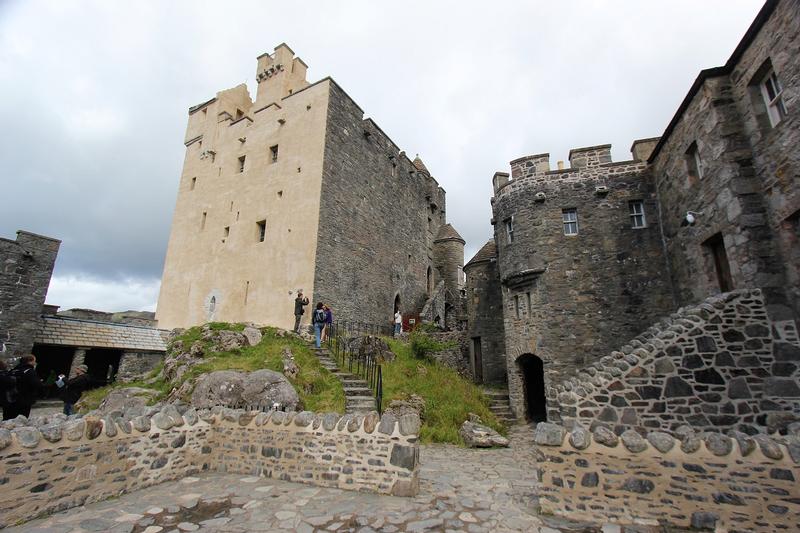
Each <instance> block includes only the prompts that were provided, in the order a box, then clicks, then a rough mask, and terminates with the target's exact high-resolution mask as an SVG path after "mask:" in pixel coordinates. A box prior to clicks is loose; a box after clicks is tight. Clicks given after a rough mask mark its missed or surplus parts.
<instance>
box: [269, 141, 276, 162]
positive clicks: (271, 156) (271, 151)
mask: <svg viewBox="0 0 800 533" xmlns="http://www.w3.org/2000/svg"><path fill="white" fill-rule="evenodd" d="M269 162H270V163H277V162H278V145H277V144H276V145H275V146H270V147H269Z"/></svg>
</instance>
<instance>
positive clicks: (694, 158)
mask: <svg viewBox="0 0 800 533" xmlns="http://www.w3.org/2000/svg"><path fill="white" fill-rule="evenodd" d="M684 159H685V160H686V172H687V173H688V174H689V178H693V179H701V178H702V177H703V163H702V161H700V153H699V152H698V151H697V142H693V143H692V144H690V145H689V148H687V150H686V155H685V156H684Z"/></svg>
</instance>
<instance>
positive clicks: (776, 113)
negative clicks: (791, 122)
mask: <svg viewBox="0 0 800 533" xmlns="http://www.w3.org/2000/svg"><path fill="white" fill-rule="evenodd" d="M759 87H760V89H761V96H762V97H763V98H764V104H765V105H766V107H767V116H769V123H770V125H771V126H772V127H773V128H774V127H775V126H777V125H778V124H779V123H780V121H781V120H783V119H784V118H785V117H786V105H785V104H784V103H783V87H782V86H781V80H779V79H778V76H777V75H776V74H775V71H774V70H772V68H770V69H769V71H768V72H767V74H766V75H765V76H764V77H763V78H762V81H761V83H759Z"/></svg>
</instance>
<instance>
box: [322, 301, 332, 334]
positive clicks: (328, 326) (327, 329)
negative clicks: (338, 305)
mask: <svg viewBox="0 0 800 533" xmlns="http://www.w3.org/2000/svg"><path fill="white" fill-rule="evenodd" d="M323 309H325V329H323V330H322V342H325V341H326V340H328V337H329V336H330V334H331V325H332V324H333V311H331V308H330V307H329V306H327V305H326V306H324V307H323Z"/></svg>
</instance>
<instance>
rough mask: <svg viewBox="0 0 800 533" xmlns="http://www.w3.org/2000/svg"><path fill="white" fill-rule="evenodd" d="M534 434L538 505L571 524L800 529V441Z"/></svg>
mask: <svg viewBox="0 0 800 533" xmlns="http://www.w3.org/2000/svg"><path fill="white" fill-rule="evenodd" d="M565 437H566V434H565V431H564V429H563V428H561V427H559V426H555V425H553V424H540V425H539V426H537V430H536V437H535V438H536V443H537V444H538V445H539V446H540V447H539V449H538V454H537V462H538V465H539V468H538V486H537V490H538V493H539V503H540V506H541V510H542V512H544V513H552V514H560V515H565V516H568V517H569V518H570V519H571V520H589V521H592V522H595V523H596V522H598V521H600V520H601V519H604V520H608V521H612V522H621V523H636V524H640V525H653V526H657V525H659V524H663V523H665V522H666V523H669V524H673V525H677V526H679V527H692V528H697V529H702V530H714V531H742V532H744V531H764V532H773V531H795V530H797V528H798V527H800V500H798V498H797V479H800V465H798V464H797V463H798V462H799V461H800V439H798V438H797V437H791V438H786V439H783V440H782V441H779V440H775V439H771V438H769V437H766V436H764V435H760V436H758V437H756V438H750V437H747V436H746V435H742V434H739V435H737V438H735V439H731V438H728V437H725V436H723V435H719V434H706V435H700V434H694V433H687V434H686V436H685V437H684V438H683V439H682V440H677V439H675V438H673V437H671V436H670V435H667V434H664V433H658V432H654V433H649V434H648V435H647V438H642V437H641V436H640V435H639V434H638V433H635V432H628V433H625V434H623V436H622V438H621V439H620V438H618V437H616V436H615V435H614V434H613V433H611V432H610V431H608V430H607V429H605V428H599V430H598V431H596V432H595V433H593V434H591V435H590V434H589V432H587V431H586V430H583V429H580V430H576V431H573V432H572V433H571V434H570V435H569V437H568V438H565Z"/></svg>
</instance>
